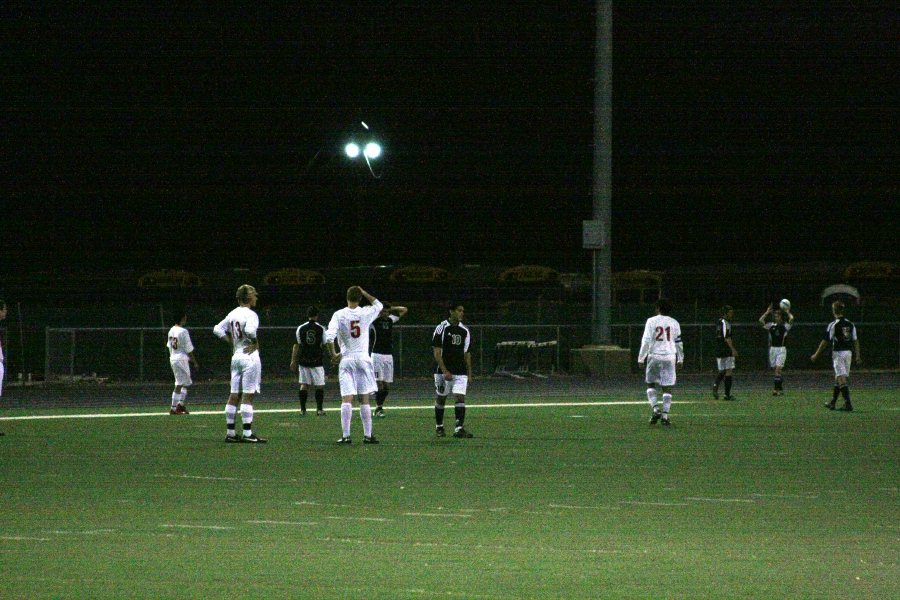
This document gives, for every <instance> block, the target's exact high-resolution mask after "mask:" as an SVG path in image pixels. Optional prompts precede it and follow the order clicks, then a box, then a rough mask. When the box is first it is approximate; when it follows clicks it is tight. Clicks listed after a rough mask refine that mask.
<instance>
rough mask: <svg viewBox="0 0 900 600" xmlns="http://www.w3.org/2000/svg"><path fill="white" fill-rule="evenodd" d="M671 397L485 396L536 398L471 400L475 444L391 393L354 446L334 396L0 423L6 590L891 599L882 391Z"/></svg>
mask: <svg viewBox="0 0 900 600" xmlns="http://www.w3.org/2000/svg"><path fill="white" fill-rule="evenodd" d="M636 396H637V397H639V394H637V395H636V394H632V395H631V396H630V397H628V398H624V399H627V400H634V399H635V398H636ZM677 399H680V400H682V401H683V403H680V404H676V405H675V406H674V407H673V416H672V419H673V422H674V426H673V427H672V428H670V429H663V428H661V427H658V426H657V427H650V426H649V425H648V424H647V422H646V419H647V416H648V410H647V409H646V407H645V405H644V404H625V405H622V404H616V405H591V406H540V405H539V404H538V403H540V402H541V398H511V397H505V398H483V397H482V398H479V399H478V402H477V404H487V403H490V402H500V403H514V402H526V401H528V402H533V403H535V404H536V405H535V406H529V407H509V406H505V407H478V406H473V407H472V408H470V409H469V411H468V415H467V427H468V428H470V429H471V430H472V431H473V432H474V433H475V435H476V437H475V438H474V439H471V440H457V439H453V438H450V437H447V438H444V439H436V438H435V437H434V436H433V416H432V411H431V410H428V409H427V408H426V407H424V406H422V407H420V408H416V409H408V410H399V409H397V410H392V411H390V412H389V415H388V418H386V419H383V420H377V421H376V423H375V427H376V435H377V436H378V437H379V438H381V439H382V440H383V443H382V444H381V445H378V446H363V445H362V444H361V443H359V442H361V425H360V422H359V418H358V416H356V415H355V416H354V423H353V428H354V438H355V439H354V444H353V445H352V446H350V447H344V446H337V445H335V444H334V441H335V440H336V439H337V437H338V436H339V434H340V425H339V418H338V414H337V413H336V412H333V411H329V413H328V415H327V416H325V417H315V416H307V417H305V419H303V420H301V419H299V418H298V416H297V414H296V413H293V412H292V413H285V412H281V413H260V414H258V415H257V419H256V430H257V431H258V433H259V434H260V435H263V436H266V437H269V438H270V443H269V444H267V445H250V444H227V445H226V444H225V443H223V441H222V439H223V436H224V419H223V417H222V416H221V412H220V410H219V409H220V407H218V406H216V407H212V406H210V407H208V408H209V409H210V411H211V412H212V411H213V409H214V412H215V414H196V413H195V414H192V415H190V416H187V417H169V416H161V415H160V416H142V417H116V418H103V419H84V418H76V419H59V420H32V421H0V429H2V430H3V431H5V432H6V436H5V437H3V438H0V457H2V466H0V490H2V491H0V493H2V514H0V566H2V578H0V597H2V598H223V597H228V596H233V597H239V596H242V597H252V598H316V599H318V598H419V599H421V598H460V599H466V598H510V599H511V598H663V597H680V598H712V597H717V598H776V597H779V598H781V597H788V598H897V597H900V569H898V549H900V525H898V523H900V521H898V519H897V509H898V507H900V489H898V485H900V470H898V464H900V461H898V459H900V444H898V442H900V436H898V427H897V426H898V412H897V411H898V404H897V402H896V398H895V397H893V392H892V391H891V390H881V391H869V392H867V391H866V390H862V389H860V390H854V403H855V404H856V406H857V411H856V412H854V413H851V414H844V413H837V412H829V411H827V410H825V409H824V408H822V406H821V400H822V398H821V397H819V398H816V399H812V398H801V397H800V394H798V393H794V394H792V393H791V392H789V393H788V395H786V396H785V397H783V398H780V399H771V398H769V399H765V397H764V396H762V395H761V394H760V396H759V399H756V400H754V399H752V398H748V399H746V400H744V401H740V402H737V403H724V402H713V401H711V400H709V399H708V398H707V397H706V396H705V395H703V396H701V395H700V393H699V392H697V393H690V392H688V393H683V394H681V395H679V396H678V397H677ZM549 400H552V401H553V402H565V401H567V400H577V401H584V400H585V399H584V398H568V399H567V398H558V397H554V398H550V399H549ZM594 400H597V401H600V402H602V401H605V400H608V401H621V400H623V397H622V396H621V395H606V396H604V395H600V396H599V397H597V398H595V399H594ZM426 403H427V401H423V403H422V404H423V405H424V404H426ZM404 404H406V403H404ZM194 408H195V409H199V411H200V412H203V409H204V408H205V407H200V406H195V407H194ZM266 408H273V407H272V406H266ZM43 412H45V413H46V412H52V411H43ZM61 412H62V411H61ZM70 412H71V411H70ZM82 412H83V411H82ZM98 412H99V411H98ZM447 422H448V423H449V424H452V409H451V410H448V418H447Z"/></svg>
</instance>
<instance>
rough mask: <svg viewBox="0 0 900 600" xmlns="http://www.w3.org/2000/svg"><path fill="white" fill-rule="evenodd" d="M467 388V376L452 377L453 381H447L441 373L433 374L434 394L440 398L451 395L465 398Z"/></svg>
mask: <svg viewBox="0 0 900 600" xmlns="http://www.w3.org/2000/svg"><path fill="white" fill-rule="evenodd" d="M468 387H469V376H468V375H454V376H453V379H451V380H450V381H447V380H446V379H444V375H443V374H442V373H435V374H434V393H435V394H437V395H438V396H441V397H442V398H443V397H444V396H446V395H447V394H451V393H452V394H459V395H460V396H465V395H466V389H467V388H468Z"/></svg>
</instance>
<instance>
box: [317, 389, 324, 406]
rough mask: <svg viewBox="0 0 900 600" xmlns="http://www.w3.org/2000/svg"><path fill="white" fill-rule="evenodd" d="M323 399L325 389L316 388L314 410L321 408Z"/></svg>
mask: <svg viewBox="0 0 900 600" xmlns="http://www.w3.org/2000/svg"><path fill="white" fill-rule="evenodd" d="M324 400H325V390H322V389H318V390H316V410H322V402H323V401H324Z"/></svg>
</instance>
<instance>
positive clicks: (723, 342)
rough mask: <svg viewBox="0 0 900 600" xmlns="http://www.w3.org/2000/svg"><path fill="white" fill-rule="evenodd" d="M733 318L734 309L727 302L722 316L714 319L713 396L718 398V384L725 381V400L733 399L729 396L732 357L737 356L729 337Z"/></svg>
mask: <svg viewBox="0 0 900 600" xmlns="http://www.w3.org/2000/svg"><path fill="white" fill-rule="evenodd" d="M732 319H734V309H733V308H731V307H730V306H728V305H727V304H726V305H725V306H723V307H722V316H721V317H720V318H719V320H718V321H716V367H717V368H718V371H719V372H718V374H717V375H716V382H715V383H714V384H713V398H715V399H716V400H718V399H719V384H720V383H722V381H723V380H724V381H725V400H734V398H732V397H731V372H732V371H733V370H734V359H735V358H737V355H738V353H737V350H736V349H735V348H734V341H733V340H732V339H731V320H732Z"/></svg>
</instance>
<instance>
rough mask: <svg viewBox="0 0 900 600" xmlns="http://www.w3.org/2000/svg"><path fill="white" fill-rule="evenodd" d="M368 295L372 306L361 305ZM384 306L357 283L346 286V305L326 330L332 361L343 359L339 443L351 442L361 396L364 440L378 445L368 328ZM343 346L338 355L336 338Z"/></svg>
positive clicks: (339, 379) (374, 389)
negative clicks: (355, 406)
mask: <svg viewBox="0 0 900 600" xmlns="http://www.w3.org/2000/svg"><path fill="white" fill-rule="evenodd" d="M363 298H365V299H366V300H368V301H369V303H370V306H364V307H362V306H360V305H359V303H360V301H361V300H362V299H363ZM382 308H383V306H382V304H381V302H379V301H378V299H376V298H375V297H374V296H372V295H371V294H369V293H368V292H366V291H365V290H364V289H362V288H361V287H359V286H358V285H354V286H352V287H350V288H348V289H347V308H342V309H341V310H339V311H337V312H335V313H334V314H333V315H332V316H331V321H330V322H329V323H328V329H327V330H326V331H325V344H326V346H327V347H328V349H329V351H330V352H331V359H332V362H338V361H340V366H339V367H338V381H339V382H340V385H341V430H342V435H341V438H340V439H339V440H338V443H339V444H349V443H350V442H351V439H350V419H351V416H352V415H353V399H354V398H355V397H357V396H358V397H359V416H360V419H362V423H363V443H364V444H377V443H378V440H376V439H375V436H374V435H372V407H371V406H370V405H369V394H372V393H374V392H375V391H376V390H377V389H378V386H376V385H375V368H374V366H373V364H372V357H371V356H369V327H370V326H371V325H372V322H373V321H374V320H375V319H377V318H378V314H379V313H380V312H381V309H382ZM335 339H337V340H338V343H339V344H340V346H341V353H340V354H339V353H338V352H337V351H336V350H335V348H334V341H335Z"/></svg>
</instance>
